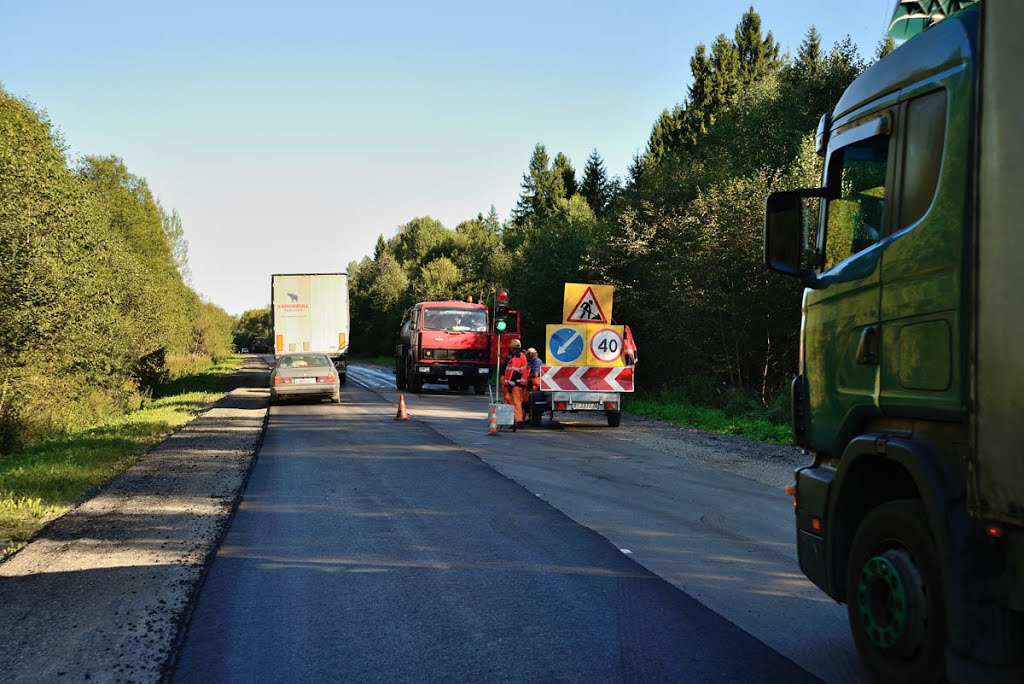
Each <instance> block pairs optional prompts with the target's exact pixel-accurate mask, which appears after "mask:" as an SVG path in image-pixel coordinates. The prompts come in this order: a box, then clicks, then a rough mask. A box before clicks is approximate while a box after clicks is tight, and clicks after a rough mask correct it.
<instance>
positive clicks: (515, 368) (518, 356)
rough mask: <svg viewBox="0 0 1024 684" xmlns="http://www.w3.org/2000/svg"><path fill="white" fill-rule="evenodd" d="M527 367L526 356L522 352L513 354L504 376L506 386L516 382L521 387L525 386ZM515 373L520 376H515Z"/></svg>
mask: <svg viewBox="0 0 1024 684" xmlns="http://www.w3.org/2000/svg"><path fill="white" fill-rule="evenodd" d="M527 367H528V364H527V363H526V354H524V353H522V352H513V353H512V354H511V355H510V356H509V359H508V364H506V366H505V374H504V376H503V379H504V380H505V384H508V383H509V382H510V381H511V382H515V384H517V385H519V386H523V385H525V384H526V382H525V381H526V374H527ZM513 373H518V375H513Z"/></svg>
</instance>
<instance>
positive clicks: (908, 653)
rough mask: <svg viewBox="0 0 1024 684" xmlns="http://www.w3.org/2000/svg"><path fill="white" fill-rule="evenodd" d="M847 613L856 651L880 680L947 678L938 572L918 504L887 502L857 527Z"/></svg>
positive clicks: (848, 580)
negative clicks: (945, 675)
mask: <svg viewBox="0 0 1024 684" xmlns="http://www.w3.org/2000/svg"><path fill="white" fill-rule="evenodd" d="M846 609H847V614H848V617H849V620H850V630H851V631H852V632H853V641H854V643H855V644H856V645H857V651H858V652H859V653H860V656H861V659H862V660H863V661H864V664H865V665H866V666H867V669H868V670H869V671H870V672H871V673H872V674H873V675H874V677H875V678H876V679H877V680H878V681H884V682H894V681H906V682H941V681H944V674H945V673H944V670H945V667H944V666H945V657H944V654H945V643H944V641H945V635H946V614H945V604H944V602H943V597H942V575H941V572H940V570H939V563H938V553H937V551H936V550H935V541H934V540H933V539H932V534H931V530H930V529H929V526H928V518H927V516H926V514H925V510H924V506H923V505H922V504H921V502H920V501H917V500H913V499H907V500H901V501H890V502H888V503H884V504H882V505H881V506H879V507H878V508H876V509H874V510H873V511H871V512H870V513H869V514H868V515H867V516H866V517H865V518H864V521H863V522H862V523H861V524H860V527H858V528H857V533H856V535H854V538H853V545H852V547H851V549H850V558H849V564H848V565H847V570H846Z"/></svg>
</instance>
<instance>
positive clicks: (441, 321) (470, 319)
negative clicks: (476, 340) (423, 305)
mask: <svg viewBox="0 0 1024 684" xmlns="http://www.w3.org/2000/svg"><path fill="white" fill-rule="evenodd" d="M423 329H424V330H448V331H451V332H487V312H486V311H482V310H480V309H454V308H453V309H424V310H423Z"/></svg>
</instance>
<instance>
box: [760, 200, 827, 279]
mask: <svg viewBox="0 0 1024 684" xmlns="http://www.w3.org/2000/svg"><path fill="white" fill-rule="evenodd" d="M824 196H825V189H824V188H812V189H805V190H785V191H782V192H773V193H772V194H771V195H769V196H768V201H767V203H766V206H765V221H764V263H765V265H766V266H767V267H768V268H770V269H772V270H773V271H778V272H779V273H783V274H785V275H788V276H792V277H794V278H798V279H799V280H800V281H801V282H802V283H803V284H804V286H805V287H816V286H817V285H818V279H817V277H816V276H815V275H814V271H812V270H811V269H809V268H807V267H806V266H805V265H804V263H803V258H802V257H803V253H804V205H803V199H804V198H805V197H824Z"/></svg>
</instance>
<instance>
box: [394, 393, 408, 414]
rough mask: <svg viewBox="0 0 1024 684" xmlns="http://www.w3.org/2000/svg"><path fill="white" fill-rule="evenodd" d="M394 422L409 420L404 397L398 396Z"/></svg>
mask: <svg viewBox="0 0 1024 684" xmlns="http://www.w3.org/2000/svg"><path fill="white" fill-rule="evenodd" d="M395 420H409V412H408V411H406V410H405V395H404V394H400V395H399V396H398V415H397V416H395Z"/></svg>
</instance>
